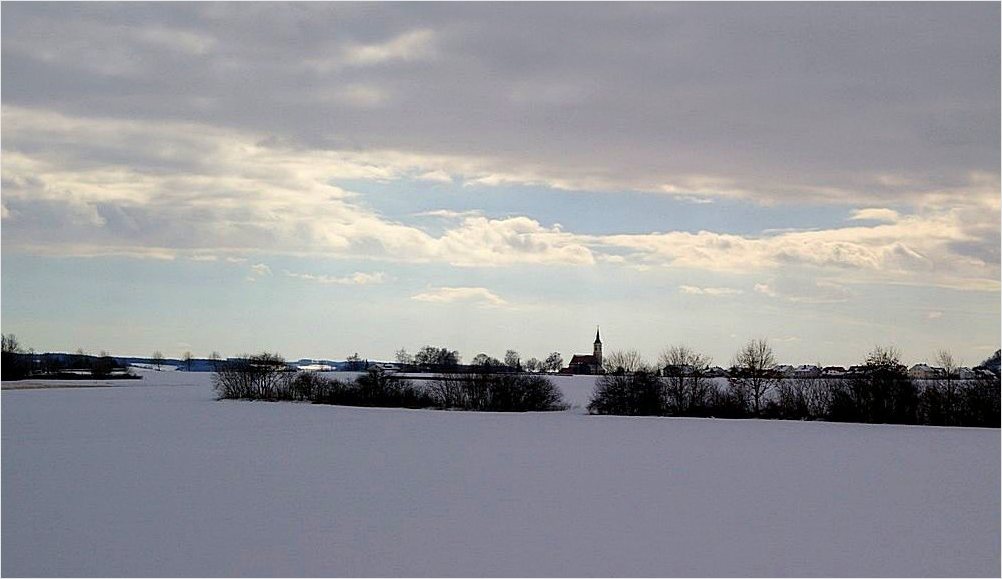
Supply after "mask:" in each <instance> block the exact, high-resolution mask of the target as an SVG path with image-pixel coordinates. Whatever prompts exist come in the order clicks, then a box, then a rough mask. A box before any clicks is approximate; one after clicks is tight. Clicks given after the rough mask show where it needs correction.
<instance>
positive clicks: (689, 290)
mask: <svg viewBox="0 0 1002 579" xmlns="http://www.w3.org/2000/svg"><path fill="white" fill-rule="evenodd" d="M678 290H679V291H680V292H682V293H684V294H692V295H700V296H714V297H727V296H735V295H738V294H742V293H744V292H743V291H742V290H739V289H735V288H729V287H697V286H692V285H680V286H678Z"/></svg>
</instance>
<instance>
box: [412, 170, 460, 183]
mask: <svg viewBox="0 0 1002 579" xmlns="http://www.w3.org/2000/svg"><path fill="white" fill-rule="evenodd" d="M417 179H418V180H419V181H432V182H434V183H452V176H451V175H449V174H448V173H446V172H445V171H443V170H441V169H436V170H434V171H428V172H426V173H422V174H420V175H418V176H417Z"/></svg>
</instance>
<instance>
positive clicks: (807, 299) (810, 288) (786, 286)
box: [755, 279, 853, 304]
mask: <svg viewBox="0 0 1002 579" xmlns="http://www.w3.org/2000/svg"><path fill="white" fill-rule="evenodd" d="M755 291H756V292H758V293H760V294H763V295H766V296H769V297H770V298H776V299H784V300H787V301H790V302H794V303H805V304H831V303H841V302H845V301H847V300H848V299H849V298H850V297H852V295H853V292H852V291H851V290H849V288H847V287H845V286H843V285H841V284H838V283H835V282H832V281H828V280H815V281H811V282H804V281H797V280H792V279H784V280H779V281H778V282H773V283H768V284H766V283H757V284H755Z"/></svg>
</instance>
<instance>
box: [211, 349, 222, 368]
mask: <svg viewBox="0 0 1002 579" xmlns="http://www.w3.org/2000/svg"><path fill="white" fill-rule="evenodd" d="M222 360H223V357H222V356H221V355H220V354H219V352H217V351H215V350H213V351H212V353H211V354H209V363H210V364H212V369H213V371H215V370H218V369H219V364H220V362H222Z"/></svg>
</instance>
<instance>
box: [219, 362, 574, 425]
mask: <svg viewBox="0 0 1002 579" xmlns="http://www.w3.org/2000/svg"><path fill="white" fill-rule="evenodd" d="M213 387H214V389H215V391H216V394H217V397H218V398H220V399H227V398H229V399H247V400H271V401H274V400H293V401H308V402H313V403H316V404H339V405H347V406H385V407H399V408H443V409H458V410H485V411H497V412H526V411H545V410H560V409H563V408H566V405H565V404H564V402H563V396H562V394H561V392H560V390H559V389H558V388H557V387H556V386H555V385H554V384H553V382H552V381H550V380H549V379H548V378H546V377H544V376H535V375H529V374H520V373H509V374H499V373H496V372H493V371H491V369H490V368H488V367H484V368H483V369H482V370H481V371H477V372H464V373H461V374H459V373H452V374H442V375H440V376H438V377H437V378H436V379H435V380H431V381H429V382H427V383H426V384H424V385H421V386H418V385H415V384H414V383H413V382H412V381H410V380H407V379H403V378H399V377H396V376H394V375H392V374H387V373H385V372H383V371H382V370H379V369H378V368H373V369H370V370H369V371H368V372H366V373H364V374H362V375H361V376H358V377H356V378H355V379H354V380H351V381H344V380H337V379H334V378H330V377H327V376H323V375H320V374H317V373H313V372H297V371H293V370H291V369H290V368H289V366H288V365H287V364H286V363H285V359H284V358H282V357H281V356H279V355H277V354H270V353H267V352H265V353H262V354H257V355H253V356H249V355H245V356H240V357H238V358H233V359H230V360H227V361H226V362H222V363H220V364H219V365H218V366H217V368H216V371H215V373H214V374H213Z"/></svg>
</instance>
